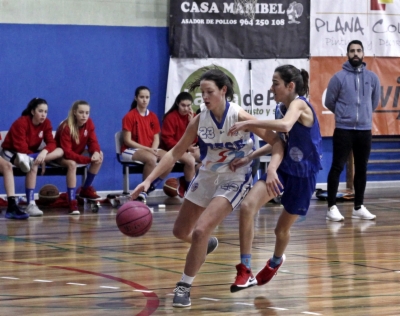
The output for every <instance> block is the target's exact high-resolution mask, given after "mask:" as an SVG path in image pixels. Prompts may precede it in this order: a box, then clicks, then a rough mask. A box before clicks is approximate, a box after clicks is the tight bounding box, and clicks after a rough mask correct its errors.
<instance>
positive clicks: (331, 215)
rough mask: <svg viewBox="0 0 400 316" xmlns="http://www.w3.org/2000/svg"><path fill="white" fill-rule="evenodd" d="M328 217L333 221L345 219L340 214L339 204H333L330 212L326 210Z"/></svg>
mask: <svg viewBox="0 0 400 316" xmlns="http://www.w3.org/2000/svg"><path fill="white" fill-rule="evenodd" d="M326 219H327V220H328V221H332V222H340V221H343V220H344V217H343V216H342V214H340V212H339V209H338V208H337V206H336V205H333V206H331V207H330V208H329V209H328V212H326Z"/></svg>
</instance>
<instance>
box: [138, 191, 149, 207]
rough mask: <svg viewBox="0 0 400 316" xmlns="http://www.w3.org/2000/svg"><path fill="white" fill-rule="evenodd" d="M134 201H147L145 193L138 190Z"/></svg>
mask: <svg viewBox="0 0 400 316" xmlns="http://www.w3.org/2000/svg"><path fill="white" fill-rule="evenodd" d="M136 201H140V202H142V203H144V204H146V203H147V193H146V192H140V193H139V195H138V197H137V198H136Z"/></svg>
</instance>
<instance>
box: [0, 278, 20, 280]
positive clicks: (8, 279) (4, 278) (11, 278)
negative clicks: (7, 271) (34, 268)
mask: <svg viewBox="0 0 400 316" xmlns="http://www.w3.org/2000/svg"><path fill="white" fill-rule="evenodd" d="M1 278H2V279H7V280H19V278H14V277H1Z"/></svg>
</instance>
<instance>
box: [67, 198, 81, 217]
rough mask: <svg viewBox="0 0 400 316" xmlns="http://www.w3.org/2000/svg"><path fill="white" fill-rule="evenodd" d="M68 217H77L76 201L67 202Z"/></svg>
mask: <svg viewBox="0 0 400 316" xmlns="http://www.w3.org/2000/svg"><path fill="white" fill-rule="evenodd" d="M68 214H69V215H79V214H80V212H79V209H78V201H77V200H72V201H71V202H69V211H68Z"/></svg>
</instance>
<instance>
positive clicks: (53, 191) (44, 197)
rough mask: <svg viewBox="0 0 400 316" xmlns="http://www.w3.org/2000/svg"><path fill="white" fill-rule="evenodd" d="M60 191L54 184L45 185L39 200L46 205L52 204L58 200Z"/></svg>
mask: <svg viewBox="0 0 400 316" xmlns="http://www.w3.org/2000/svg"><path fill="white" fill-rule="evenodd" d="M59 196H60V191H58V188H57V187H56V186H55V185H54V184H45V185H44V186H42V187H41V188H40V190H39V200H40V201H41V202H44V203H52V202H54V201H55V200H57V199H58V197H59Z"/></svg>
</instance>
